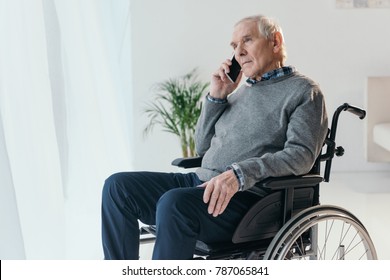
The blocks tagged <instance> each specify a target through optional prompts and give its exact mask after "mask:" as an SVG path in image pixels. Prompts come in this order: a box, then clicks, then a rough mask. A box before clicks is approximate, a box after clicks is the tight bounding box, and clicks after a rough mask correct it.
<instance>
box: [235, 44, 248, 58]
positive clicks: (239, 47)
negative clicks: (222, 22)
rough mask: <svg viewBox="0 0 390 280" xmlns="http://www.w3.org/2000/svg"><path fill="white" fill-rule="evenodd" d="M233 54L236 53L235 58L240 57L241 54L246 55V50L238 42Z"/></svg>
mask: <svg viewBox="0 0 390 280" xmlns="http://www.w3.org/2000/svg"><path fill="white" fill-rule="evenodd" d="M235 55H236V58H237V57H240V56H243V55H246V50H245V48H244V46H243V45H242V44H241V43H239V44H238V45H237V47H236V49H235Z"/></svg>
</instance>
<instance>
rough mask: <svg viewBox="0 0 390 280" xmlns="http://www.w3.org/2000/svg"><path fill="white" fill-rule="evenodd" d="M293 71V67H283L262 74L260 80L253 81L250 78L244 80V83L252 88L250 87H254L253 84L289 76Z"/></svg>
mask: <svg viewBox="0 0 390 280" xmlns="http://www.w3.org/2000/svg"><path fill="white" fill-rule="evenodd" d="M295 71H296V69H295V67H294V66H283V67H281V68H278V69H275V70H272V71H269V72H267V73H265V74H263V75H262V76H261V79H260V80H255V79H252V78H248V79H247V80H246V83H247V84H248V85H249V86H252V85H254V84H256V83H258V82H262V81H268V80H272V79H276V78H280V77H283V76H286V75H289V74H291V73H294V72H295Z"/></svg>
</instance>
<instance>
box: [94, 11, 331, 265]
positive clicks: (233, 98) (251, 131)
mask: <svg viewBox="0 0 390 280" xmlns="http://www.w3.org/2000/svg"><path fill="white" fill-rule="evenodd" d="M231 46H232V47H233V50H234V54H235V59H236V60H237V61H238V63H239V64H240V66H241V67H242V70H241V73H240V74H239V77H238V79H237V80H236V82H232V81H231V80H230V79H228V77H227V73H229V71H230V66H231V64H232V62H231V60H226V61H225V62H223V63H222V64H221V66H220V67H219V69H218V70H217V71H215V73H213V75H212V77H211V84H210V92H209V94H208V95H207V96H206V98H205V102H204V105H203V108H202V113H201V116H200V118H199V120H198V124H197V130H196V135H195V136H196V147H197V151H198V153H199V155H201V156H203V161H202V166H201V167H200V168H199V169H197V170H196V172H193V173H187V174H181V173H158V172H123V173H117V174H114V175H112V176H110V177H109V178H108V179H107V180H106V182H105V185H104V189H103V201H102V235H103V236H102V238H103V248H104V254H105V259H137V258H138V254H139V228H138V220H140V221H142V222H143V223H146V224H155V225H156V228H157V238H156V243H155V246H154V251H153V259H190V258H192V255H193V252H194V248H195V244H196V240H202V241H205V242H213V241H227V240H231V237H232V235H233V232H234V230H235V228H236V226H237V225H238V223H239V221H240V219H241V218H242V217H243V215H244V214H245V213H246V212H247V211H248V209H249V208H250V207H251V206H252V205H253V204H254V203H255V202H256V201H258V200H259V199H261V196H264V195H266V193H265V192H264V191H263V190H262V189H260V188H259V187H257V186H256V182H259V181H261V180H263V179H265V178H267V177H270V176H272V177H277V176H284V175H291V174H295V175H298V174H304V173H306V172H308V171H309V170H310V169H311V167H312V165H313V163H314V161H315V159H316V157H317V156H318V154H319V153H320V150H321V147H322V144H323V141H324V139H325V136H326V133H327V128H328V124H327V115H326V109H325V104H324V98H323V95H322V93H321V90H320V88H319V86H318V85H317V84H316V83H315V82H314V81H312V80H311V79H309V78H308V77H306V76H304V75H302V74H300V73H299V72H298V71H297V70H296V69H295V68H294V67H292V66H285V60H286V52H285V46H284V40H283V34H282V30H281V28H280V26H279V25H278V24H277V23H276V22H275V21H274V20H272V19H270V18H268V17H265V16H261V15H259V16H253V17H248V18H244V19H242V20H240V21H239V22H238V23H237V24H236V25H235V27H234V30H233V36H232V41H231ZM241 76H245V77H246V78H247V81H246V83H245V84H243V85H241V87H239V88H237V87H238V85H239V82H240V79H241ZM233 92H234V93H233ZM259 197H260V198H259Z"/></svg>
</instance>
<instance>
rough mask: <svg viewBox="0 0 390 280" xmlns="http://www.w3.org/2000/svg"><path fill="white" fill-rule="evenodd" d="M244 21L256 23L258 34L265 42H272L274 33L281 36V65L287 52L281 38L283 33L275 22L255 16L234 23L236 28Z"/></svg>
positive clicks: (264, 17) (261, 16) (268, 18)
mask: <svg viewBox="0 0 390 280" xmlns="http://www.w3.org/2000/svg"><path fill="white" fill-rule="evenodd" d="M244 21H253V22H256V23H257V26H258V27H259V31H260V34H261V35H263V36H264V37H265V38H266V39H267V40H273V39H274V34H275V33H276V32H279V33H280V34H281V35H282V38H283V43H282V47H281V54H282V59H283V61H282V62H283V64H284V62H285V61H286V59H287V52H286V46H285V44H284V37H283V31H282V28H281V27H280V25H279V24H278V23H277V22H276V20H274V19H272V18H270V17H266V16H263V15H255V16H249V17H245V18H243V19H241V20H240V21H238V22H237V23H236V26H237V25H238V24H240V23H242V22H244Z"/></svg>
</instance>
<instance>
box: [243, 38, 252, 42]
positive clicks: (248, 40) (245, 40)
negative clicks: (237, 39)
mask: <svg viewBox="0 0 390 280" xmlns="http://www.w3.org/2000/svg"><path fill="white" fill-rule="evenodd" d="M250 41H252V38H244V43H247V42H250Z"/></svg>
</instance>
